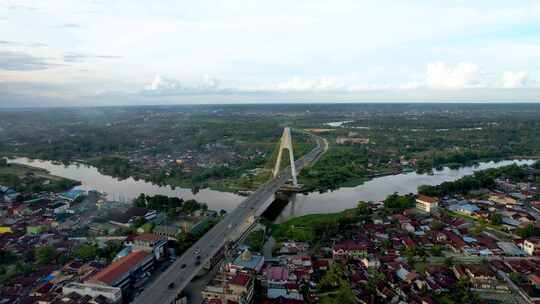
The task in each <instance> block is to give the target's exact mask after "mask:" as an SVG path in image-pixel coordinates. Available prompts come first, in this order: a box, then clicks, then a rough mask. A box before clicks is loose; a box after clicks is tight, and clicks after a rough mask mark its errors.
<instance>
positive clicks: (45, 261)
mask: <svg viewBox="0 0 540 304" xmlns="http://www.w3.org/2000/svg"><path fill="white" fill-rule="evenodd" d="M35 251H36V263H37V264H38V265H49V264H50V263H51V262H52V261H53V260H54V259H55V258H56V257H57V255H58V254H57V252H56V249H55V248H54V247H53V246H41V247H38V248H36V250H35Z"/></svg>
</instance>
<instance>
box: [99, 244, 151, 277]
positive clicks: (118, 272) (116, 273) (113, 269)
mask: <svg viewBox="0 0 540 304" xmlns="http://www.w3.org/2000/svg"><path fill="white" fill-rule="evenodd" d="M148 255H149V253H147V252H145V251H135V252H132V253H130V254H128V255H127V256H125V257H122V258H120V259H118V260H116V261H114V262H112V263H111V264H110V265H109V266H107V267H105V269H103V270H102V271H100V272H98V273H97V274H96V275H94V276H93V277H92V278H91V279H90V281H91V282H101V283H105V284H107V285H113V284H114V283H115V282H116V280H117V279H118V278H120V277H121V276H122V275H124V274H125V273H126V272H128V271H130V270H131V269H132V268H133V267H136V266H137V265H139V264H140V263H141V262H142V261H143V260H144V259H145V258H146V257H147V256H148Z"/></svg>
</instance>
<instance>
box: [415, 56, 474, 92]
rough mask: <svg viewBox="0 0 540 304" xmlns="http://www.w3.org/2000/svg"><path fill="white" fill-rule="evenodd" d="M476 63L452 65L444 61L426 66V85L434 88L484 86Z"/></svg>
mask: <svg viewBox="0 0 540 304" xmlns="http://www.w3.org/2000/svg"><path fill="white" fill-rule="evenodd" d="M480 76H481V75H480V69H479V68H478V66H477V65H476V64H472V63H468V62H462V63H459V64H457V65H456V66H455V67H452V66H450V65H448V64H446V63H444V62H442V61H437V62H432V63H429V64H428V65H427V67H426V85H427V86H429V87H433V88H444V89H463V88H474V87H479V86H482V84H481V80H480Z"/></svg>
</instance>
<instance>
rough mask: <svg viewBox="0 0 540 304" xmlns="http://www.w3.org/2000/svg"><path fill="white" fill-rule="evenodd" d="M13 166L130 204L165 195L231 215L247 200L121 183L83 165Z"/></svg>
mask: <svg viewBox="0 0 540 304" xmlns="http://www.w3.org/2000/svg"><path fill="white" fill-rule="evenodd" d="M10 162H14V163H19V164H24V165H30V166H34V167H38V168H43V169H46V170H48V171H49V172H51V174H53V175H58V176H62V177H65V178H70V179H74V180H78V181H80V182H81V183H82V184H81V186H79V187H77V188H78V189H83V190H97V191H100V192H106V193H107V196H108V198H109V199H112V200H117V201H122V202H127V201H131V200H132V199H134V198H135V197H137V196H138V195H139V194H140V193H145V194H148V195H156V194H162V195H167V196H177V197H181V198H183V199H185V200H187V199H192V198H193V199H196V200H197V201H199V202H204V203H207V204H208V207H209V208H210V209H214V210H220V209H225V210H227V211H231V210H233V209H234V208H235V207H236V206H237V205H238V204H240V202H241V201H242V200H243V199H244V197H242V196H240V195H236V194H234V193H228V192H220V191H214V190H210V189H200V190H198V192H195V194H193V193H192V191H191V189H185V188H179V187H176V188H172V187H170V186H158V185H155V184H152V183H150V182H145V181H143V180H135V179H134V178H127V179H123V180H120V179H118V178H115V177H111V176H108V175H103V174H101V173H100V172H99V171H98V170H97V168H95V167H92V166H87V165H84V164H70V165H67V166H65V165H62V164H58V163H52V162H50V161H41V160H30V159H28V158H16V159H12V160H10Z"/></svg>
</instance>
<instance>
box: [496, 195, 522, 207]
mask: <svg viewBox="0 0 540 304" xmlns="http://www.w3.org/2000/svg"><path fill="white" fill-rule="evenodd" d="M489 200H490V201H492V202H494V203H497V204H501V205H515V204H517V203H518V201H517V200H516V199H515V198H512V197H510V196H507V195H504V194H500V193H493V194H491V195H490V196H489Z"/></svg>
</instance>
